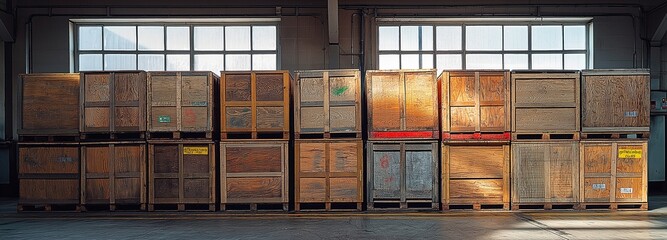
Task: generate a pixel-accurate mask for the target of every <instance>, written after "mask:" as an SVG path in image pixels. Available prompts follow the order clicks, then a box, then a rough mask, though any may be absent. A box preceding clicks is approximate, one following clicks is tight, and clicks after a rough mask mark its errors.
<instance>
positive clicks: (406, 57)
mask: <svg viewBox="0 0 667 240" xmlns="http://www.w3.org/2000/svg"><path fill="white" fill-rule="evenodd" d="M401 69H419V54H402V55H401Z"/></svg>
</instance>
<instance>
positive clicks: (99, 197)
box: [81, 142, 147, 211]
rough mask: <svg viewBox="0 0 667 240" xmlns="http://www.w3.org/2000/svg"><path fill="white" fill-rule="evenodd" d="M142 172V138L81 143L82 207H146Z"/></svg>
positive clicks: (144, 183) (133, 208) (143, 172)
mask: <svg viewBox="0 0 667 240" xmlns="http://www.w3.org/2000/svg"><path fill="white" fill-rule="evenodd" d="M146 172H147V171H146V142H103V143H84V144H82V145H81V205H82V210H84V211H85V210H86V207H87V206H91V207H96V206H95V205H98V206H99V205H102V206H103V207H105V208H104V209H107V210H111V211H114V210H116V209H117V207H118V209H121V208H122V209H132V210H146Z"/></svg>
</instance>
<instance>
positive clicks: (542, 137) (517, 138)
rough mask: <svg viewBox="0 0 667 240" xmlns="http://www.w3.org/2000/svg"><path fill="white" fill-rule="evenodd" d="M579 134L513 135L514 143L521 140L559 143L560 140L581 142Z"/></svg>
mask: <svg viewBox="0 0 667 240" xmlns="http://www.w3.org/2000/svg"><path fill="white" fill-rule="evenodd" d="M579 137H580V136H579V133H578V132H568V133H512V141H521V140H549V141H559V140H566V141H572V140H579Z"/></svg>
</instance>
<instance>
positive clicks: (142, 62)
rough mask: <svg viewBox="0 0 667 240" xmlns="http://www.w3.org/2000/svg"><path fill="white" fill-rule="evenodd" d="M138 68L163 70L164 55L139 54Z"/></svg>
mask: <svg viewBox="0 0 667 240" xmlns="http://www.w3.org/2000/svg"><path fill="white" fill-rule="evenodd" d="M137 61H138V68H139V70H144V71H164V55H162V54H139V56H138V59H137Z"/></svg>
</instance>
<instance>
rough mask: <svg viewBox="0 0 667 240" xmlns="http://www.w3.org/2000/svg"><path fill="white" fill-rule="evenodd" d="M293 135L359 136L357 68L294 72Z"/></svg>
mask: <svg viewBox="0 0 667 240" xmlns="http://www.w3.org/2000/svg"><path fill="white" fill-rule="evenodd" d="M294 131H295V137H296V138H308V137H319V138H340V137H350V136H352V137H353V138H361V78H360V73H359V70H313V71H299V72H297V73H296V81H295V86H294Z"/></svg>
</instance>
